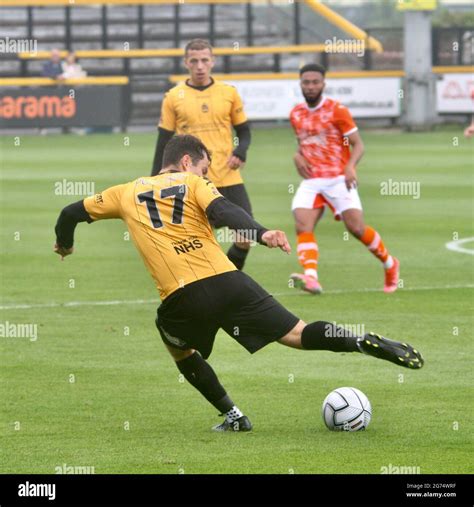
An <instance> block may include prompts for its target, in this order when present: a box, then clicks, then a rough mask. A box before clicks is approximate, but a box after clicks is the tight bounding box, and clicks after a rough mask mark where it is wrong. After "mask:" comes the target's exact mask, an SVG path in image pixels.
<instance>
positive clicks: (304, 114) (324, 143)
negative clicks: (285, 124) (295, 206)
mask: <svg viewBox="0 0 474 507" xmlns="http://www.w3.org/2000/svg"><path fill="white" fill-rule="evenodd" d="M290 122H291V125H292V126H293V129H294V131H295V133H296V136H297V138H298V142H299V147H300V152H301V154H302V155H303V157H304V158H305V159H306V160H307V161H308V163H309V165H310V167H311V171H312V177H313V178H334V177H336V176H339V175H341V174H344V168H345V166H346V164H347V162H348V161H349V157H350V155H351V153H350V148H349V143H348V142H347V141H346V142H344V138H345V137H346V136H349V135H351V134H352V133H354V132H356V131H357V125H356V124H355V122H354V120H353V119H352V116H351V113H350V112H349V110H348V109H347V107H345V106H343V105H342V104H341V103H340V102H338V101H337V100H333V99H330V98H329V97H323V99H322V101H321V102H320V103H319V104H318V105H317V106H316V107H315V108H309V107H308V105H307V104H306V102H304V103H302V104H298V105H297V106H295V107H294V108H293V109H292V111H291V113H290Z"/></svg>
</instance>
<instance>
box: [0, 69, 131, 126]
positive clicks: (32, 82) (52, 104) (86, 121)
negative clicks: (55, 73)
mask: <svg viewBox="0 0 474 507" xmlns="http://www.w3.org/2000/svg"><path fill="white" fill-rule="evenodd" d="M130 109H131V98H130V86H129V79H128V77H126V76H107V77H96V76H94V77H85V78H78V79H67V80H55V79H51V78H45V77H42V78H34V77H33V78H1V79H0V128H45V127H116V126H120V127H121V128H122V130H125V128H126V126H127V124H128V120H129V117H130Z"/></svg>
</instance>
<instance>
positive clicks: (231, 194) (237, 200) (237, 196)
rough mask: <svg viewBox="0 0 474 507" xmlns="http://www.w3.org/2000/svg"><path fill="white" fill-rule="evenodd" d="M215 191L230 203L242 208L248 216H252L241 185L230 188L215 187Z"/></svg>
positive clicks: (243, 186)
mask: <svg viewBox="0 0 474 507" xmlns="http://www.w3.org/2000/svg"><path fill="white" fill-rule="evenodd" d="M217 190H219V192H220V193H221V194H222V195H223V196H224V197H225V198H226V199H228V200H229V201H230V202H232V203H234V204H237V206H240V207H241V208H243V209H244V210H245V211H246V212H247V213H248V214H249V215H250V216H253V215H252V206H251V204H250V199H249V195H248V194H247V190H246V189H245V185H244V184H243V183H239V184H237V185H231V186H230V187H217Z"/></svg>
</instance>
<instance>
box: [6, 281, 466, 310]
mask: <svg viewBox="0 0 474 507" xmlns="http://www.w3.org/2000/svg"><path fill="white" fill-rule="evenodd" d="M472 288H474V284H464V285H438V286H431V287H428V286H427V287H405V288H403V289H399V290H400V292H403V291H418V290H420V291H421V290H446V289H472ZM357 292H380V293H382V289H381V288H363V289H351V290H345V289H334V290H326V291H324V294H352V293H357ZM272 295H273V296H276V297H283V296H304V297H309V296H308V295H307V294H305V293H303V292H302V291H299V290H297V289H293V290H292V291H291V292H274V293H273V294H272ZM159 302H160V300H159V299H128V300H127V299H125V300H112V301H69V302H68V303H39V304H31V305H29V304H22V305H3V306H0V310H29V309H31V308H71V307H75V306H115V305H151V304H153V305H156V304H158V303H159Z"/></svg>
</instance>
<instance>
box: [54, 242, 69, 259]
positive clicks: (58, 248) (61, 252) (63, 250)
mask: <svg viewBox="0 0 474 507" xmlns="http://www.w3.org/2000/svg"><path fill="white" fill-rule="evenodd" d="M54 251H55V252H56V253H57V254H58V255H60V256H61V260H63V259H64V257H66V256H67V255H71V254H72V252H73V251H74V248H73V247H71V248H64V247H62V246H59V245H58V244H57V243H56V244H55V245H54Z"/></svg>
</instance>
